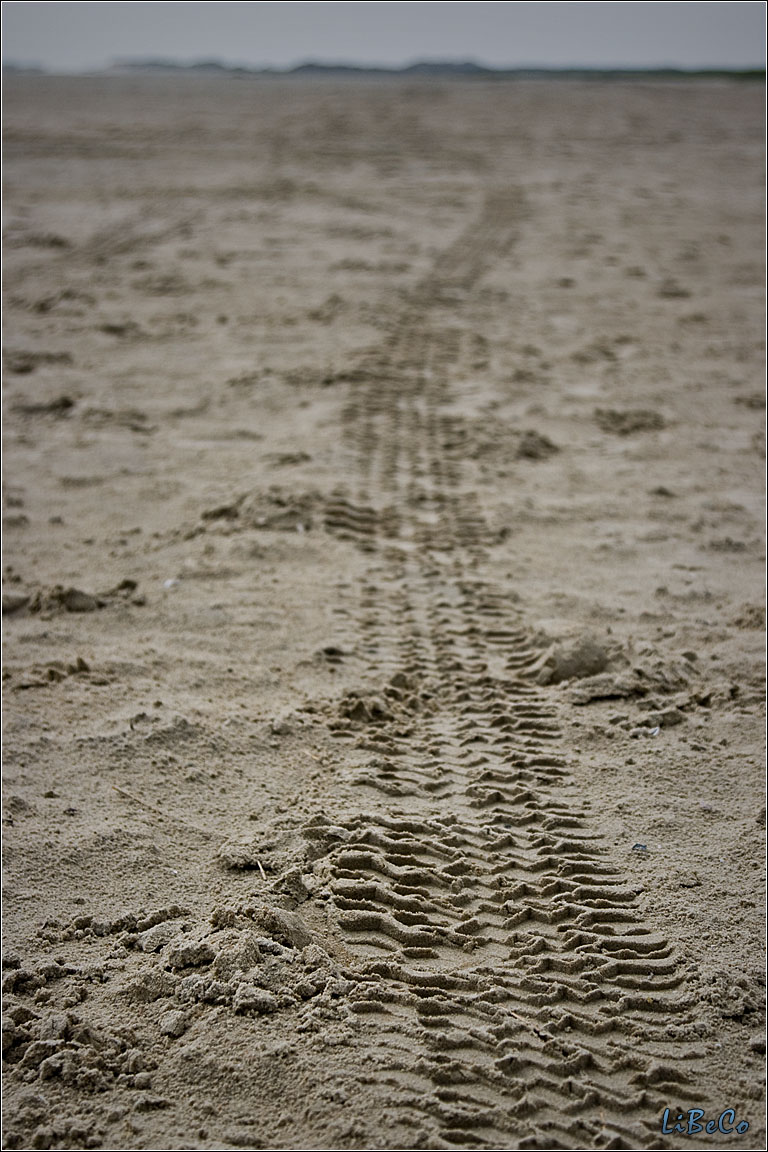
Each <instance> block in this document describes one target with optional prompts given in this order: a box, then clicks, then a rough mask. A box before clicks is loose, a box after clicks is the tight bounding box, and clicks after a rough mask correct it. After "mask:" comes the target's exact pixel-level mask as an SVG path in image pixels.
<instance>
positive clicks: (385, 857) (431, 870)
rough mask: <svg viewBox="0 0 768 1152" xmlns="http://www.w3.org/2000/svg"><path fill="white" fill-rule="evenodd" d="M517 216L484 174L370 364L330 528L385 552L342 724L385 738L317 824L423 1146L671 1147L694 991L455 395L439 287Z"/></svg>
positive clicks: (365, 1008)
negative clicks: (633, 861) (597, 768)
mask: <svg viewBox="0 0 768 1152" xmlns="http://www.w3.org/2000/svg"><path fill="white" fill-rule="evenodd" d="M523 214H524V205H523V203H522V201H521V199H520V197H519V196H517V195H515V194H507V193H499V194H496V193H494V194H493V195H491V196H489V197H488V198H487V200H486V203H485V207H484V209H483V211H482V212H481V214H480V216H479V218H478V220H477V221H476V222H475V223H474V224H472V225H471V226H470V227H469V228H468V229H467V230H466V231H465V232H464V233H463V235H462V236H460V237H459V238H458V239H457V240H456V241H455V242H454V243H453V244H451V245H450V246H449V247H448V248H447V249H446V250H445V251H444V252H442V253H441V254H440V255H438V257H437V258H436V260H435V262H434V265H433V268H432V271H431V272H430V274H429V275H428V276H426V277H425V278H424V279H423V280H422V281H421V282H420V283H419V284H418V285H417V286H416V287H415V289H414V290H413V292H412V294H411V296H410V298H409V300H408V302H407V305H406V307H405V308H404V309H403V312H402V313H401V315H400V316H399V318H398V319H397V321H396V323H395V324H394V326H393V329H392V332H391V334H390V336H389V337H388V339H387V340H386V341H385V342H384V343H383V344H382V345H381V347H379V348H377V349H373V350H371V351H370V352H369V353H368V354H367V355H366V356H365V357H364V358H363V360H362V362H361V363H360V365H359V367H358V369H357V370H356V371H355V372H354V373H352V374H351V378H353V379H354V380H355V383H354V385H353V387H352V391H351V395H350V398H349V401H348V403H347V405H346V407H345V409H344V414H343V419H344V428H345V435H346V437H347V441H348V444H349V446H350V448H351V449H352V451H353V454H354V456H355V458H356V460H357V465H358V472H359V486H358V488H357V490H356V493H355V501H354V502H352V501H350V500H348V499H347V498H346V497H344V496H343V495H341V494H340V495H339V498H338V501H337V502H336V503H335V504H334V505H333V508H332V510H331V511H327V512H326V526H327V527H328V529H329V530H331V531H337V532H342V533H347V534H348V535H349V538H351V539H353V540H355V542H357V543H358V544H359V543H360V542H361V539H362V541H363V546H364V547H365V548H366V550H368V551H371V552H372V553H374V554H375V556H374V557H373V558H372V561H371V567H370V570H369V577H368V580H367V581H366V583H365V584H364V586H363V588H362V590H361V603H360V610H359V614H358V617H357V621H356V626H355V632H356V637H355V646H356V649H357V651H358V652H359V653H362V654H363V659H364V663H365V668H363V667H361V673H363V674H364V675H365V678H366V679H367V680H368V681H369V682H370V680H371V679H372V678H376V679H377V680H378V682H379V684H381V685H383V687H382V689H381V691H380V693H379V694H378V696H377V697H376V699H371V698H370V697H366V694H365V693H360V694H358V695H356V696H353V697H352V698H349V699H347V700H346V701H344V702H343V708H342V715H341V716H340V717H339V719H338V720H337V721H335V722H333V723H332V724H331V728H332V731H333V732H334V734H335V735H336V736H337V737H338V738H339V739H340V740H343V741H347V742H350V743H351V744H352V746H353V747H354V748H355V749H356V750H357V751H358V752H359V751H364V752H370V753H372V756H371V758H370V759H369V760H368V762H367V764H366V765H365V766H364V767H362V768H360V767H358V768H355V769H353V770H351V771H350V772H349V773H348V775H347V780H346V783H347V785H348V787H349V796H350V801H349V803H348V804H347V806H346V809H345V811H346V813H347V815H345V816H344V818H343V819H336V820H335V822H334V827H335V829H336V830H337V831H338V828H339V826H340V827H341V828H342V830H343V837H342V839H341V842H340V841H339V837H338V835H334V836H333V837H332V838H329V837H328V836H327V833H326V830H325V829H326V825H324V824H323V823H322V821H320V822H318V821H315V822H313V825H312V826H308V827H307V828H306V829H305V835H306V836H307V838H308V839H309V840H311V841H312V855H313V857H314V859H315V868H319V869H322V872H323V876H324V878H325V880H326V882H327V884H328V887H329V889H330V891H331V895H332V902H333V905H334V907H335V914H336V917H337V920H338V924H339V926H340V928H341V930H342V932H343V933H344V936H345V938H346V940H347V941H348V943H349V946H350V948H351V949H352V951H353V952H354V953H355V954H356V955H357V956H358V957H359V958H360V959H361V960H362V961H363V964H362V968H361V970H358V971H357V974H356V980H357V983H356V987H355V991H354V992H353V994H352V1001H351V1008H352V1010H353V1012H354V1013H355V1014H356V1015H358V1016H359V1017H360V1019H361V1020H363V1021H370V1028H368V1027H366V1028H365V1031H364V1039H363V1040H361V1043H362V1044H363V1045H364V1047H365V1048H366V1049H370V1048H371V1047H372V1048H373V1050H374V1058H373V1070H372V1071H371V1073H370V1078H371V1081H372V1082H374V1083H377V1084H381V1085H383V1086H386V1088H387V1090H388V1092H389V1093H390V1094H391V1099H392V1101H393V1104H395V1105H396V1106H397V1107H398V1108H399V1109H401V1110H402V1112H403V1114H408V1115H411V1114H412V1116H413V1120H414V1123H416V1124H421V1125H422V1129H421V1132H422V1135H421V1137H420V1142H417V1143H416V1144H415V1145H414V1146H417V1147H436V1148H455V1147H493V1148H498V1147H518V1148H557V1147H563V1148H572V1147H595V1148H621V1147H624V1148H635V1147H664V1146H665V1144H664V1142H663V1141H662V1140H661V1138H660V1136H659V1117H660V1115H661V1112H662V1111H663V1109H664V1107H667V1106H669V1107H674V1105H675V1102H676V1101H677V1100H678V1098H679V1097H681V1096H684V1098H685V1100H686V1101H687V1102H690V1101H691V1100H695V1099H696V1090H695V1081H696V1076H695V1064H694V1063H693V1062H694V1061H695V1059H696V1057H697V1056H698V1055H699V1052H698V1050H697V1047H696V1042H697V1030H696V1025H697V1020H698V1016H697V1005H696V1001H695V999H694V997H693V996H692V995H691V994H690V993H689V991H688V989H687V987H686V981H685V973H684V971H683V966H682V963H681V962H680V960H679V958H678V957H676V955H675V954H674V950H673V948H672V946H671V945H670V944H669V942H668V941H667V940H665V939H664V938H663V937H661V936H659V935H658V934H656V933H654V932H652V931H650V930H649V929H648V928H647V927H646V926H645V925H644V924H643V922H642V918H641V916H640V913H639V911H638V901H637V897H638V890H637V889H634V888H633V887H632V886H631V885H629V884H627V882H626V880H625V878H624V877H623V876H622V875H621V873H620V871H619V870H618V869H617V868H616V867H615V866H614V865H613V864H611V862H610V861H609V860H608V859H607V854H606V851H605V849H604V847H603V845H602V844H601V842H600V839H599V838H598V837H596V836H595V835H593V834H592V833H591V832H590V830H589V822H588V818H587V816H586V813H585V811H584V808H583V806H582V804H581V803H580V799H579V796H578V789H577V786H576V783H575V781H574V779H573V777H572V775H571V773H570V770H569V764H568V759H567V757H566V755H565V754H564V752H563V749H562V742H561V734H560V732H559V729H558V725H557V720H556V716H555V715H554V711H553V709H552V707H551V705H550V704H549V702H548V700H547V698H546V695H545V693H544V692H543V691H542V690H541V689H539V688H538V687H537V686H536V685H535V684H534V683H533V682H532V680H531V679H530V678H528V676H527V672H528V670H529V669H530V667H531V665H532V664H533V661H534V659H535V655H536V654H535V652H534V651H533V649H532V648H531V647H530V646H529V644H528V642H527V635H526V630H525V627H524V624H523V622H522V621H521V620H520V619H519V618H517V616H516V615H514V614H513V611H512V609H511V607H510V597H509V592H508V590H506V589H505V588H501V587H494V586H492V585H490V584H489V583H487V582H486V581H484V580H483V579H482V577H481V576H478V571H481V570H482V567H481V561H482V557H483V555H484V549H485V548H487V547H488V546H489V545H491V544H493V543H495V542H496V540H497V539H498V537H497V536H495V535H494V533H493V532H492V530H491V529H490V527H489V526H488V525H487V524H485V523H484V521H483V519H482V516H481V513H480V509H479V507H478V504H477V500H476V498H474V497H473V496H472V494H471V493H467V492H464V491H462V488H461V482H462V475H461V473H462V467H461V458H460V438H458V441H457V438H456V437H455V436H452V427H453V424H452V421H455V418H453V417H450V418H449V417H447V416H446V414H445V412H444V410H443V409H444V407H445V405H446V403H447V402H448V401H449V400H450V390H449V381H450V378H451V375H452V373H453V372H454V370H455V364H456V363H457V361H458V360H460V356H461V347H462V342H463V340H464V333H463V332H462V330H461V328H460V327H458V326H456V325H455V324H454V325H452V326H446V325H445V323H444V315H443V314H444V311H445V308H446V305H448V306H450V308H451V309H453V311H454V313H455V310H456V309H457V308H460V306H461V304H462V303H463V302H464V300H465V299H466V298H467V296H468V295H469V294H470V293H471V291H472V289H473V288H474V287H475V285H476V284H477V283H478V281H479V280H480V278H481V276H482V275H483V273H484V271H485V270H486V269H487V268H488V267H489V265H490V264H491V262H492V261H493V260H494V259H496V258H497V257H498V255H500V254H503V253H504V252H506V251H508V250H509V249H510V248H511V246H512V244H513V243H514V238H515V234H516V230H517V228H518V227H519V223H520V220H521V219H522V217H523ZM377 509H386V510H387V512H386V517H384V516H383V515H382V513H381V512H380V511H377ZM384 519H386V522H387V524H388V525H389V531H388V533H387V534H386V535H385V533H384V532H383V530H382V521H383V520H384ZM671 1039H672V1040H674V1041H676V1043H677V1058H676V1059H675V1061H674V1062H673V1063H671V1062H670V1061H669V1059H668V1055H667V1056H664V1057H663V1053H668V1051H669V1044H670V1040H671ZM424 1125H426V1127H424Z"/></svg>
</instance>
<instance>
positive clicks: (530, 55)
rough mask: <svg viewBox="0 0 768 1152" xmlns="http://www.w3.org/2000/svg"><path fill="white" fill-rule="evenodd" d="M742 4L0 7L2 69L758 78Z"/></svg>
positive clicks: (760, 23)
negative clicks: (571, 71)
mask: <svg viewBox="0 0 768 1152" xmlns="http://www.w3.org/2000/svg"><path fill="white" fill-rule="evenodd" d="M765 11H766V9H765V5H764V4H763V3H762V0H755V2H745V3H697V2H694V3H613V2H605V3H545V2H542V3H461V2H459V3H281V4H278V3H253V2H249V3H209V2H202V3H190V2H182V3H138V2H137V3H105V2H101V0H96V2H93V3H68V2H64V3H38V2H21V0H6V2H5V3H3V32H4V51H3V56H4V59H5V60H11V61H17V62H25V63H37V64H42V65H43V66H45V67H48V68H52V69H60V70H77V69H88V68H93V67H102V66H104V65H106V64H108V63H109V62H110V61H112V60H113V59H114V58H116V57H127V56H143V57H146V56H152V57H172V58H174V59H177V60H181V61H190V60H196V59H200V58H206V59H211V58H213V59H219V60H222V61H225V62H228V63H244V64H249V65H270V66H276V67H283V66H287V65H291V64H295V63H298V62H300V61H302V60H306V59H316V60H324V61H328V60H332V61H337V62H355V63H368V64H377V63H378V64H394V65H397V64H402V63H408V62H409V61H412V60H414V59H422V58H425V57H426V58H441V59H462V60H464V59H471V60H476V61H478V62H480V63H485V64H490V65H496V66H499V65H513V66H514V65H545V66H547V65H548V66H555V67H556V66H561V65H569V64H571V65H581V66H611V65H615V66H621V65H629V66H632V65H636V66H657V65H662V64H670V65H677V66H681V67H696V66H706V65H723V66H731V67H749V66H761V65H762V64H763V62H764V59H765V57H764V43H765Z"/></svg>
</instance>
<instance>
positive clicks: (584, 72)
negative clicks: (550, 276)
mask: <svg viewBox="0 0 768 1152" xmlns="http://www.w3.org/2000/svg"><path fill="white" fill-rule="evenodd" d="M3 70H4V71H6V72H45V71H46V70H45V69H44V68H41V67H39V66H37V65H24V64H16V63H13V62H9V63H4V64H3ZM108 71H110V72H116V71H117V72H121V71H128V72H207V73H218V74H223V75H228V76H395V77H397V76H417V77H418V76H425V77H431V76H434V77H446V78H453V77H461V78H466V79H469V80H471V79H478V80H536V79H547V80H549V79H563V80H568V79H586V80H633V79H637V80H649V79H650V80H697V79H706V80H712V79H715V80H718V79H726V80H763V81H764V80H765V68H718V67H711V68H669V67H663V68H489V67H487V66H486V65H483V64H476V63H474V61H471V60H417V61H416V62H415V63H413V64H407V65H403V66H402V67H400V68H388V67H383V66H382V67H373V66H370V65H367V64H333V63H323V62H321V61H315V60H308V61H306V62H305V63H303V64H297V65H295V66H294V67H292V68H251V67H248V66H246V65H235V64H223V63H222V62H221V61H220V60H197V61H195V62H193V63H181V62H180V61H178V60H166V59H151V58H149V59H147V58H139V59H117V60H115V61H114V63H113V64H112V65H111V67H110V68H109V69H108Z"/></svg>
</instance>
